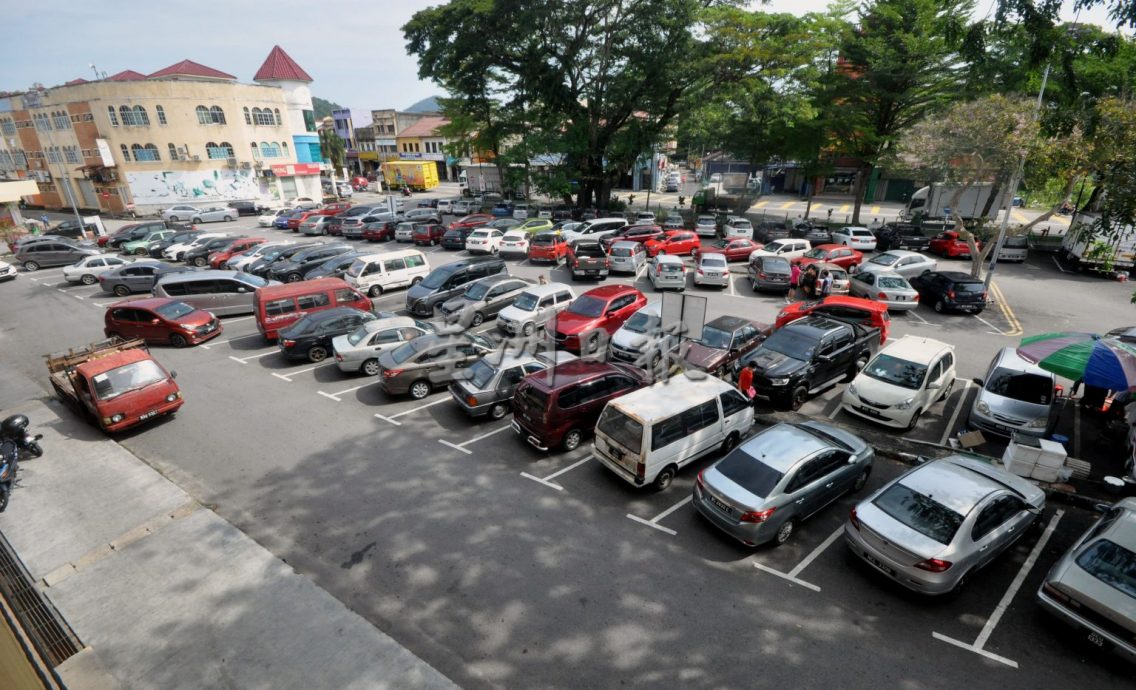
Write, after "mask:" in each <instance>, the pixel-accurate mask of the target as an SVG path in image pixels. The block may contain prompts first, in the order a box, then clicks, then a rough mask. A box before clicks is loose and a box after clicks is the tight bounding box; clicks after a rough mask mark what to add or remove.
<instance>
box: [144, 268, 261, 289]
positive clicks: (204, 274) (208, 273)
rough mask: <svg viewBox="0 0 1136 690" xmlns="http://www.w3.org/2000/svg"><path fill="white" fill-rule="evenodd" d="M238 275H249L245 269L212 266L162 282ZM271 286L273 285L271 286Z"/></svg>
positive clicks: (176, 275) (175, 275) (171, 277)
mask: <svg viewBox="0 0 1136 690" xmlns="http://www.w3.org/2000/svg"><path fill="white" fill-rule="evenodd" d="M238 275H249V274H248V273H245V272H244V271H229V270H222V269H216V268H210V269H207V270H204V271H191V272H186V273H180V274H174V275H171V276H170V278H169V280H163V281H162V283H164V284H169V283H176V282H181V281H183V280H202V279H204V278H234V277H236V276H238ZM269 287H271V286H269Z"/></svg>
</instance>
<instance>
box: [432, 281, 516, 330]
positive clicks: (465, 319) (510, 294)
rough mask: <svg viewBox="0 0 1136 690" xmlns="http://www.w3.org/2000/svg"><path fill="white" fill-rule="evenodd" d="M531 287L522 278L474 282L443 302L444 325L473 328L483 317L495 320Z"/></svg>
mask: <svg viewBox="0 0 1136 690" xmlns="http://www.w3.org/2000/svg"><path fill="white" fill-rule="evenodd" d="M532 285H533V284H532V283H531V282H529V281H527V280H525V279H524V278H517V277H514V276H511V275H507V274H503V273H499V274H497V275H494V276H489V277H487V278H482V279H480V280H475V281H474V282H472V283H470V284H469V286H468V287H467V288H466V289H465V291H464V292H462V293H461V294H460V295H458V296H457V297H452V298H450V299H448V300H446V301H445V302H443V303H442V306H441V307H440V308H439V309H440V311H441V312H442V318H443V319H445V321H446V323H450V324H454V323H456V324H458V325H460V326H462V327H465V328H470V327H477V326H480V325H481V324H482V323H483V322H484V321H485V319H487V318H490V317H492V318H497V314H499V313H500V312H501V310H502V309H504V308H505V307H507V306H509V305H510V304H512V303H513V300H514V299H516V298H517V295H519V294H521V292H523V291H524V290H526V289H528V288H530V287H532Z"/></svg>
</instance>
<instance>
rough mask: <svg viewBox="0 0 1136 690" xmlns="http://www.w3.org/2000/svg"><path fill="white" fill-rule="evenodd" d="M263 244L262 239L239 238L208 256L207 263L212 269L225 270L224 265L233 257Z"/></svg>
mask: <svg viewBox="0 0 1136 690" xmlns="http://www.w3.org/2000/svg"><path fill="white" fill-rule="evenodd" d="M261 244H264V238H263V237H240V238H237V239H235V240H233V241H232V242H230V243H229V244H227V245H225V246H223V247H221V248H220V249H217V250H216V251H214V252H212V253H211V254H209V257H208V262H209V266H211V267H212V268H225V263H226V262H228V260H229V259H231V258H232V257H233V256H234V255H236V254H240V253H241V252H247V251H248V250H250V249H252V248H253V247H256V246H258V245H261Z"/></svg>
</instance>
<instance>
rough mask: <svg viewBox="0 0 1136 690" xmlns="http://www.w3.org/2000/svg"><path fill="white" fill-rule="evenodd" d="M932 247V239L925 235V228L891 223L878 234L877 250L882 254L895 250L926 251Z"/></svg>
mask: <svg viewBox="0 0 1136 690" xmlns="http://www.w3.org/2000/svg"><path fill="white" fill-rule="evenodd" d="M930 247H931V238H930V237H927V235H925V234H923V228H921V227H919V226H918V225H908V224H906V223H889V224H887V225H885V226H883V227H882V228H880V229H879V230H878V231H877V232H876V249H878V250H879V251H881V252H886V251H891V250H893V249H911V250H915V251H926V250H928V249H930Z"/></svg>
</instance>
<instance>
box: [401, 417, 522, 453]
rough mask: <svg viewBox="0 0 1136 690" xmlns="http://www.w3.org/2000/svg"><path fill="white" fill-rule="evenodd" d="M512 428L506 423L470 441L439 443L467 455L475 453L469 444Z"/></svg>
mask: <svg viewBox="0 0 1136 690" xmlns="http://www.w3.org/2000/svg"><path fill="white" fill-rule="evenodd" d="M388 421H389V420H388ZM512 428H513V425H512V424H506V425H505V426H503V427H501V428H499V429H494V430H493V431H488V432H486V433H484V434H481V435H480V436H474V437H473V438H471V439H469V440H468V441H463V442H461V443H450V442H449V441H443V440H441V439H439V440H438V443H441V444H442V445H443V446H449V447H450V448H453V449H454V450H460V451H461V452H463V453H465V454H466V455H473V451H472V450H469V449H468V448H466V446H468V445H469V444H471V443H474V442H476V441H480V440H481V439H483V438H487V437H489V436H492V435H493V434H499V433H501V432H502V431H507V430H509V429H512Z"/></svg>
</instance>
